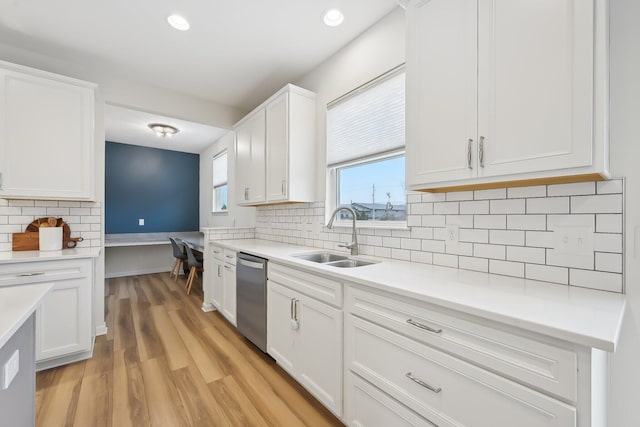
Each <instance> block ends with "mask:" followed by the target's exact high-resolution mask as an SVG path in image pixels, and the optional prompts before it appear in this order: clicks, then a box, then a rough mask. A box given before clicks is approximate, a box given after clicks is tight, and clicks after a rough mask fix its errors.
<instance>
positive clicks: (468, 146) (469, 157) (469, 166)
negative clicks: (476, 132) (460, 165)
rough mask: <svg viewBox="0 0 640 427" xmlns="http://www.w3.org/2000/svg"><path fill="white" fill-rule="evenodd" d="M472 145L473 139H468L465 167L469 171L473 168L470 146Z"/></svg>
mask: <svg viewBox="0 0 640 427" xmlns="http://www.w3.org/2000/svg"><path fill="white" fill-rule="evenodd" d="M472 144H473V139H469V141H467V167H468V168H469V169H473V166H471V145H472Z"/></svg>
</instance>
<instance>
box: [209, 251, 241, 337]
mask: <svg viewBox="0 0 640 427" xmlns="http://www.w3.org/2000/svg"><path fill="white" fill-rule="evenodd" d="M211 251H212V253H213V256H212V257H211V261H212V263H213V271H212V272H211V273H209V274H210V276H209V277H211V303H212V304H213V305H214V306H215V308H216V309H218V311H220V313H222V315H223V316H224V317H225V318H226V319H227V320H228V321H229V322H230V323H231V324H233V326H236V253H235V252H234V251H232V250H230V249H223V248H221V247H220V246H212V248H211Z"/></svg>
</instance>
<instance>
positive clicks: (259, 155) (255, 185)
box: [236, 110, 266, 204]
mask: <svg viewBox="0 0 640 427" xmlns="http://www.w3.org/2000/svg"><path fill="white" fill-rule="evenodd" d="M265 170H266V169H265V112H264V110H261V111H258V112H256V113H255V114H253V115H252V116H251V117H250V118H249V119H247V120H246V121H245V122H243V123H242V124H241V125H239V126H238V127H237V128H236V201H238V204H254V203H260V202H264V201H265V179H264V176H265Z"/></svg>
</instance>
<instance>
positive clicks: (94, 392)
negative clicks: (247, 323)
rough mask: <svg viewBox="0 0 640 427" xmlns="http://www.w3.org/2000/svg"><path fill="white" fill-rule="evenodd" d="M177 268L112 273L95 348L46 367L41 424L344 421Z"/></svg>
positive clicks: (40, 379) (39, 397) (40, 384)
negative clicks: (206, 307)
mask: <svg viewBox="0 0 640 427" xmlns="http://www.w3.org/2000/svg"><path fill="white" fill-rule="evenodd" d="M184 283H185V279H184V278H182V277H181V278H180V279H179V282H178V283H177V284H176V283H174V282H173V280H169V273H159V274H150V275H142V276H132V277H125V278H118V279H108V280H107V282H106V287H107V296H106V300H105V306H106V310H107V314H106V319H107V327H108V331H109V333H108V334H107V335H104V336H100V337H98V338H97V339H96V343H95V348H94V353H93V358H92V359H90V360H86V361H83V362H78V363H74V364H71V365H67V366H63V367H60V368H54V369H50V370H47V371H43V372H40V373H38V375H37V378H36V420H37V421H36V424H37V425H38V426H46V427H56V426H81V427H89V426H90V427H97V426H117V427H124V426H135V427H140V426H167V427H173V426H198V427H201V426H286V427H291V426H314V427H315V426H341V425H342V424H341V423H340V422H339V421H338V420H337V419H336V418H335V417H334V416H333V415H331V414H330V413H329V412H328V411H327V410H326V409H325V408H324V407H322V406H321V405H320V404H319V403H318V402H317V401H315V400H314V398H313V397H311V395H309V394H308V393H307V392H306V391H305V390H304V389H302V388H301V387H300V386H299V385H298V384H297V383H296V382H295V381H294V380H292V379H291V378H290V377H289V376H288V374H286V373H285V372H284V371H283V370H282V369H281V368H280V367H278V366H277V365H276V364H275V362H274V361H273V359H271V358H270V357H268V356H266V355H264V354H263V353H262V352H260V351H259V350H258V349H256V348H255V347H253V346H252V345H251V344H250V343H249V342H248V341H246V340H245V339H244V337H242V336H241V335H239V334H238V333H237V332H236V330H235V328H233V326H231V325H230V324H229V323H228V322H227V321H226V320H225V319H224V318H223V317H222V316H221V315H220V314H219V313H217V312H212V313H203V312H202V311H201V310H200V305H201V303H202V290H201V284H200V281H199V280H197V281H196V283H195V284H194V290H193V291H192V293H191V295H189V296H187V295H185V292H184V290H183V286H184Z"/></svg>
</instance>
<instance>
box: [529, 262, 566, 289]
mask: <svg viewBox="0 0 640 427" xmlns="http://www.w3.org/2000/svg"><path fill="white" fill-rule="evenodd" d="M524 277H525V278H526V279H532V280H540V281H543V282H553V283H561V284H563V285H568V284H569V269H568V268H566V267H554V266H549V265H539V264H526V265H525V273H524Z"/></svg>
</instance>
